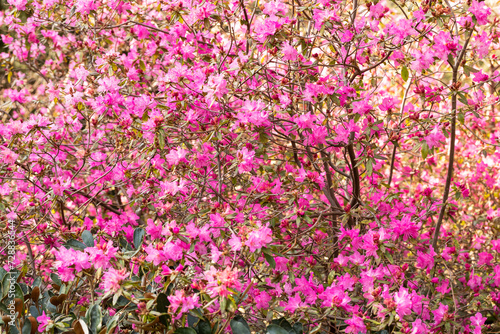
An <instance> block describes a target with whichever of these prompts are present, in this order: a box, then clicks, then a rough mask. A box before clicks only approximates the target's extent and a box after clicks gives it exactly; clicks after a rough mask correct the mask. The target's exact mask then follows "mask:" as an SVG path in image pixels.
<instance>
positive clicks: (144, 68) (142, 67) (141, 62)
mask: <svg viewBox="0 0 500 334" xmlns="http://www.w3.org/2000/svg"><path fill="white" fill-rule="evenodd" d="M139 67H140V68H141V70H143V71H146V65H145V64H144V62H143V61H142V60H139Z"/></svg>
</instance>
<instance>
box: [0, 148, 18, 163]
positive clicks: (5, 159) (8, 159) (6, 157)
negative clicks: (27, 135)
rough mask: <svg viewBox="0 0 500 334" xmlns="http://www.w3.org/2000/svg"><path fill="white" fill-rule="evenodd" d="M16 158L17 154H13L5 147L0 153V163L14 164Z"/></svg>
mask: <svg viewBox="0 0 500 334" xmlns="http://www.w3.org/2000/svg"><path fill="white" fill-rule="evenodd" d="M18 157H19V154H16V153H14V151H11V150H10V149H8V148H6V147H3V148H2V150H1V151H0V159H1V160H0V163H7V164H13V163H15V162H16V160H17V158H18Z"/></svg>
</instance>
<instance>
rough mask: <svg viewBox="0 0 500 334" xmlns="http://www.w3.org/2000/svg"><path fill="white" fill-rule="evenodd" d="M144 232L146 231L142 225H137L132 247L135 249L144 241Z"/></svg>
mask: <svg viewBox="0 0 500 334" xmlns="http://www.w3.org/2000/svg"><path fill="white" fill-rule="evenodd" d="M144 234H146V231H144V229H143V228H142V227H138V228H136V229H135V230H134V247H135V249H139V248H140V247H141V246H142V243H143V241H144Z"/></svg>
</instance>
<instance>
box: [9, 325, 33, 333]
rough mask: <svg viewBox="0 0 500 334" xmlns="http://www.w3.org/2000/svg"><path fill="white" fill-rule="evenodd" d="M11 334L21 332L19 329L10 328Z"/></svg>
mask: <svg viewBox="0 0 500 334" xmlns="http://www.w3.org/2000/svg"><path fill="white" fill-rule="evenodd" d="M30 326H31V324H30ZM9 334H19V330H18V329H17V327H16V326H10V330H9Z"/></svg>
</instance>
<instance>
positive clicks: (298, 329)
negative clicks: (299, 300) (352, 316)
mask: <svg viewBox="0 0 500 334" xmlns="http://www.w3.org/2000/svg"><path fill="white" fill-rule="evenodd" d="M293 329H294V330H295V333H297V334H304V325H302V323H301V322H296V323H294V324H293Z"/></svg>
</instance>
